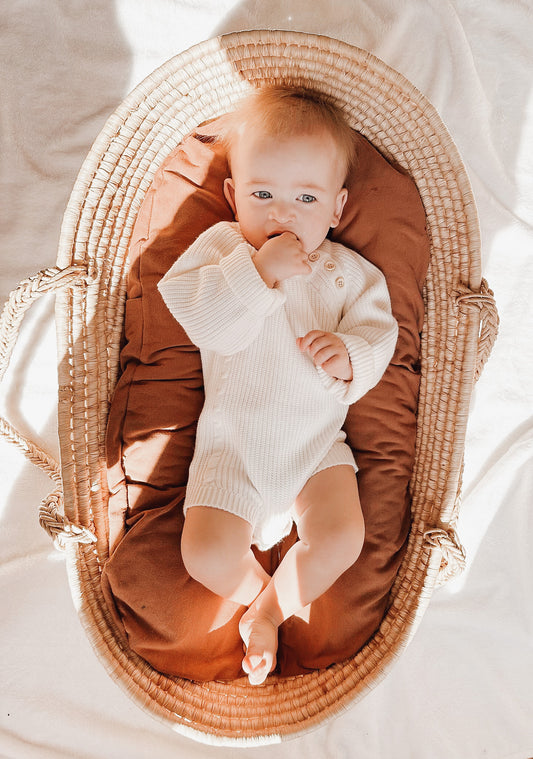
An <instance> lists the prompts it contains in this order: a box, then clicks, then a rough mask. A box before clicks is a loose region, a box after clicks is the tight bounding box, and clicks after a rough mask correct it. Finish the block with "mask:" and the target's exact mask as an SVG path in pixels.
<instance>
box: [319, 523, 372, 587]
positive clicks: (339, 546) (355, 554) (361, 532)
mask: <svg viewBox="0 0 533 759" xmlns="http://www.w3.org/2000/svg"><path fill="white" fill-rule="evenodd" d="M364 540H365V528H364V522H363V520H362V518H361V519H358V518H357V519H355V518H354V519H351V520H348V521H347V522H346V523H345V524H342V525H336V526H335V527H334V528H332V529H331V531H330V532H329V535H327V536H326V537H325V539H324V543H325V546H324V547H325V550H326V552H327V555H328V560H329V561H333V562H335V564H336V565H337V567H338V572H339V574H342V573H343V572H345V571H346V570H347V569H349V568H350V567H351V566H352V564H354V563H355V562H356V561H357V559H358V558H359V555H360V553H361V551H362V549H363V543H364Z"/></svg>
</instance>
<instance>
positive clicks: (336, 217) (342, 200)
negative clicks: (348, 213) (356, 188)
mask: <svg viewBox="0 0 533 759" xmlns="http://www.w3.org/2000/svg"><path fill="white" fill-rule="evenodd" d="M347 198H348V190H347V189H346V187H343V188H342V190H341V191H340V192H339V194H338V195H337V199H336V200H335V210H334V212H333V219H332V220H331V224H330V227H337V226H338V225H339V221H340V220H341V216H342V212H343V210H344V206H345V204H346V200H347Z"/></svg>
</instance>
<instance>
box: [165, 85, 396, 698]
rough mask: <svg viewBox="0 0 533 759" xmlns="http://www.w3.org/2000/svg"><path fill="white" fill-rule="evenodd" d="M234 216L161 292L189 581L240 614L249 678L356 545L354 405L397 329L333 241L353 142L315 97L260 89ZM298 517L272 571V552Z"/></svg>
mask: <svg viewBox="0 0 533 759" xmlns="http://www.w3.org/2000/svg"><path fill="white" fill-rule="evenodd" d="M226 141H227V146H228V155H229V161H230V172H231V177H230V178H228V179H226V181H225V184H224V193H225V196H226V198H227V201H228V203H229V204H230V206H231V208H232V209H233V211H234V214H235V219H236V221H235V222H221V223H219V224H216V225H215V226H214V227H212V228H211V229H208V230H207V231H206V232H204V233H203V234H202V235H201V236H200V237H199V238H198V239H197V240H196V242H195V243H194V244H193V245H192V246H191V247H190V248H189V249H188V250H187V251H186V252H185V253H184V254H183V255H182V256H181V257H180V258H179V260H178V261H177V262H176V263H175V264H174V265H173V266H172V268H171V269H170V270H169V271H168V273H167V274H166V275H165V277H164V278H163V279H162V280H161V282H160V284H159V289H160V292H161V294H162V296H163V298H164V300H165V302H166V304H167V306H168V308H169V310H170V311H171V313H172V314H173V315H174V317H175V318H176V319H177V320H178V321H179V322H180V323H181V324H182V326H183V327H184V329H185V330H186V331H187V333H188V335H189V337H190V338H191V340H192V341H193V342H194V343H195V344H196V345H198V346H199V348H200V352H201V357H202V367H203V373H204V382H205V403H204V407H203V410H202V413H201V416H200V419H199V422H198V428H197V436H196V447H195V451H194V457H193V461H192V463H191V467H190V472H189V479H188V487H187V493H186V498H185V505H184V510H185V523H184V528H183V533H182V541H181V550H182V557H183V561H184V563H185V567H186V569H187V571H188V572H189V574H190V575H191V577H193V578H195V579H196V580H198V581H199V582H201V583H203V584H204V585H205V586H206V587H207V588H208V589H210V590H211V591H213V592H214V593H217V594H218V595H220V596H222V597H223V598H225V599H230V600H232V601H235V602H236V603H238V604H242V605H244V606H246V607H248V608H247V610H246V611H245V613H244V614H243V616H242V619H241V622H240V627H239V630H240V634H241V637H242V639H243V642H244V648H245V656H244V659H243V663H242V666H243V669H244V671H245V673H246V674H247V675H248V678H249V681H250V683H252V684H260V683H262V682H264V680H265V679H266V677H267V676H268V674H269V673H270V672H271V671H272V670H273V669H274V667H275V664H276V652H277V640H278V637H277V634H278V628H279V626H280V625H281V623H282V622H283V621H284V620H286V619H288V618H289V617H290V616H291V615H293V614H296V613H298V612H300V611H301V610H302V609H303V608H304V607H305V606H307V605H308V604H310V603H311V602H312V601H313V600H315V599H316V598H318V597H319V596H320V595H321V594H322V593H324V592H325V591H326V590H327V589H328V588H329V587H330V586H331V585H332V584H333V583H334V582H335V580H336V579H337V578H338V577H339V576H340V575H341V574H342V573H343V572H345V571H346V570H347V569H348V568H349V567H350V566H351V565H352V564H353V563H354V562H355V561H356V560H357V558H358V556H359V554H360V552H361V548H362V545H363V540H364V521H363V516H362V512H361V506H360V502H359V496H358V489H357V480H356V472H357V466H356V464H355V461H354V458H353V454H352V452H351V449H350V448H349V446H348V445H347V444H346V442H345V434H344V433H343V432H342V429H341V428H342V426H343V424H344V420H345V418H346V414H347V411H348V406H349V404H351V403H353V402H354V401H356V400H357V399H359V398H360V397H361V396H362V395H364V394H365V393H366V392H367V391H368V390H369V389H370V388H371V387H373V386H374V385H375V384H376V383H377V382H378V381H379V379H380V377H381V376H382V374H383V372H384V371H385V368H386V367H387V364H388V362H389V361H390V359H391V357H392V354H393V351H394V347H395V344H396V339H397V324H396V321H395V320H394V318H393V316H392V314H391V309H390V301H389V296H388V291H387V286H386V284H385V279H384V277H383V275H382V274H381V272H380V271H379V270H378V269H376V268H375V267H374V266H373V265H372V264H370V263H369V262H368V261H366V260H365V259H363V258H362V257H361V256H359V255H358V254H357V253H354V252H353V251H350V250H348V249H347V248H345V247H344V246H342V245H340V244H338V243H333V242H331V241H330V240H329V239H327V235H328V232H329V230H330V228H332V227H335V226H337V225H338V223H339V220H340V218H341V214H342V211H343V208H344V205H345V202H346V198H347V190H346V188H345V187H344V184H345V180H346V177H347V174H348V172H349V170H350V169H351V167H352V165H353V163H354V152H353V151H354V140H353V134H352V132H351V129H350V127H349V126H348V125H347V123H346V122H345V120H344V117H343V114H342V112H341V111H340V110H338V109H337V108H336V107H335V106H334V105H333V104H332V103H330V102H329V101H328V100H326V99H325V98H324V97H322V96H320V95H317V94H316V93H312V92H309V91H306V90H300V89H294V88H290V87H265V88H262V89H260V90H257V91H256V92H255V93H254V94H253V95H252V96H250V97H249V98H248V99H247V100H246V101H245V102H244V104H242V106H241V107H240V108H239V109H238V110H237V111H236V113H235V115H234V117H233V118H232V120H231V126H230V129H229V131H228V135H227V138H226ZM293 522H295V523H296V526H297V530H298V537H299V540H298V541H297V542H296V543H295V544H294V546H293V547H292V548H291V549H290V550H289V551H288V552H287V554H286V555H285V557H284V558H283V560H282V562H281V563H280V565H279V567H278V569H277V570H276V572H275V573H274V574H273V576H272V577H270V576H269V575H268V574H267V572H265V570H264V569H263V568H262V567H261V565H260V564H259V563H258V562H257V560H256V558H255V556H254V553H253V551H252V550H251V546H252V545H253V544H255V545H257V546H258V547H259V548H260V549H262V550H265V549H268V548H270V547H272V546H273V545H275V544H276V543H277V542H279V541H280V540H281V539H282V538H283V537H284V536H285V535H287V534H288V533H289V531H290V530H291V528H292V524H293Z"/></svg>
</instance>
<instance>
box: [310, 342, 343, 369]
mask: <svg viewBox="0 0 533 759" xmlns="http://www.w3.org/2000/svg"><path fill="white" fill-rule="evenodd" d="M337 355H338V353H337V351H336V350H335V348H334V347H333V346H332V345H327V346H326V347H325V348H321V349H320V350H319V351H317V352H316V353H315V354H313V356H312V358H313V363H314V365H315V366H323V365H324V364H326V363H327V362H328V361H329V360H330V359H332V358H335V357H336V356H337Z"/></svg>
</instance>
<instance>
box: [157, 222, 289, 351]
mask: <svg viewBox="0 0 533 759" xmlns="http://www.w3.org/2000/svg"><path fill="white" fill-rule="evenodd" d="M252 253H253V248H252V246H251V245H249V244H248V243H247V242H246V240H245V239H244V237H243V236H242V234H241V232H240V230H239V227H238V225H236V224H233V223H228V222H221V223H219V224H215V226H213V227H211V228H210V229H208V230H207V231H206V232H204V233H203V234H202V235H200V237H199V238H198V239H197V240H196V241H195V242H194V243H193V244H192V245H191V247H190V248H188V249H187V250H186V251H185V253H183V255H182V256H180V258H179V259H178V260H177V261H176V263H175V264H174V265H173V266H172V267H171V268H170V269H169V271H168V272H167V273H166V274H165V276H164V277H163V279H162V280H161V281H160V283H159V285H158V287H159V291H160V293H161V295H162V297H163V300H164V301H165V303H166V305H167V307H168V309H169V311H170V312H171V314H172V315H173V316H174V318H175V319H176V320H177V321H179V323H180V324H181V325H182V327H183V328H184V329H185V331H186V332H187V334H188V335H189V337H190V339H191V340H192V342H193V343H195V345H197V346H198V347H200V348H202V349H206V350H212V351H215V352H217V353H221V354H224V355H231V354H233V353H238V352H239V351H241V350H243V349H244V348H245V347H247V346H248V345H249V344H250V343H251V342H252V341H253V340H254V339H255V338H256V337H257V335H258V334H259V332H260V330H261V328H262V326H263V322H264V320H265V318H266V317H267V316H269V315H270V314H272V313H274V312H275V311H276V310H277V309H278V308H279V307H280V306H281V305H282V304H283V303H284V302H285V296H284V294H283V293H282V292H280V291H279V290H276V289H271V288H269V287H267V285H266V284H265V282H264V281H263V280H262V279H261V277H260V276H259V273H258V272H257V269H256V268H255V266H254V263H253V261H252V258H251V255H252Z"/></svg>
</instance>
